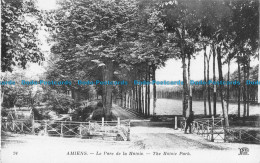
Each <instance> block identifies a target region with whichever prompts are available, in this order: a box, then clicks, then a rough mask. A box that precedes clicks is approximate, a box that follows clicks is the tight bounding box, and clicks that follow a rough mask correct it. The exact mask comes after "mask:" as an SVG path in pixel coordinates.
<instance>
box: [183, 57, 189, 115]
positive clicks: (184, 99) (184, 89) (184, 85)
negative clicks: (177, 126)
mask: <svg viewBox="0 0 260 163" xmlns="http://www.w3.org/2000/svg"><path fill="white" fill-rule="evenodd" d="M182 69H183V91H182V98H183V116H184V117H187V109H188V99H187V96H188V87H187V75H186V63H185V54H184V53H183V54H182Z"/></svg>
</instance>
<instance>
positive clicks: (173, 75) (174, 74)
mask: <svg viewBox="0 0 260 163" xmlns="http://www.w3.org/2000/svg"><path fill="white" fill-rule="evenodd" d="M38 6H39V8H40V9H42V10H52V9H55V8H57V5H56V0H38ZM46 37H48V33H46V32H44V31H41V32H40V35H39V38H40V39H41V40H42V43H43V46H42V50H43V51H45V53H47V56H46V57H48V55H50V53H49V49H50V45H48V44H47V43H46ZM46 60H47V59H46ZM203 62H204V57H203V53H199V54H198V55H197V56H196V58H195V59H192V60H191V68H190V70H191V80H203V79H204V63H203ZM256 64H257V59H254V60H252V63H251V65H252V66H253V65H256ZM212 66H213V60H212V57H211V60H210V78H212V77H213V67H212ZM236 69H237V64H236V62H235V60H233V61H231V66H230V71H231V73H232V72H234V71H235V70H236ZM44 71H45V68H44V67H43V66H39V65H38V64H30V65H29V67H28V73H27V76H31V77H33V76H35V75H36V74H39V73H43V72H44ZM227 72H228V67H227V64H225V65H223V75H225V74H226V73H227ZM216 76H218V66H217V58H216ZM156 80H157V81H163V80H166V81H177V80H182V63H181V60H180V59H179V60H175V59H169V60H168V61H167V62H166V66H165V67H162V68H160V69H157V71H156Z"/></svg>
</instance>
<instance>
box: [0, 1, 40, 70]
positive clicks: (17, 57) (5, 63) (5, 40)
mask: <svg viewBox="0 0 260 163" xmlns="http://www.w3.org/2000/svg"><path fill="white" fill-rule="evenodd" d="M1 11H2V12H1V17H2V19H1V20H2V21H1V46H2V48H1V71H2V72H5V71H12V66H16V65H18V66H21V67H23V68H25V66H26V64H27V63H28V62H35V63H37V62H40V61H42V60H43V59H44V58H43V54H42V52H41V50H40V48H39V45H40V41H39V40H38V38H37V34H38V31H39V29H40V26H41V23H42V19H41V13H40V12H39V11H38V10H37V9H36V7H35V1H33V0H29V1H23V0H8V1H5V0H1Z"/></svg>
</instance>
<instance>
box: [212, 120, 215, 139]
mask: <svg viewBox="0 0 260 163" xmlns="http://www.w3.org/2000/svg"><path fill="white" fill-rule="evenodd" d="M214 125H215V122H214V116H212V126H211V141H212V142H214Z"/></svg>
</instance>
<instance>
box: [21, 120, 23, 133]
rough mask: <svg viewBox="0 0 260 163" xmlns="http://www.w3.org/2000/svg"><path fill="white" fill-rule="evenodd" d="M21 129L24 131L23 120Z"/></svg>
mask: <svg viewBox="0 0 260 163" xmlns="http://www.w3.org/2000/svg"><path fill="white" fill-rule="evenodd" d="M21 130H22V132H23V122H22V126H21Z"/></svg>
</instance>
